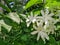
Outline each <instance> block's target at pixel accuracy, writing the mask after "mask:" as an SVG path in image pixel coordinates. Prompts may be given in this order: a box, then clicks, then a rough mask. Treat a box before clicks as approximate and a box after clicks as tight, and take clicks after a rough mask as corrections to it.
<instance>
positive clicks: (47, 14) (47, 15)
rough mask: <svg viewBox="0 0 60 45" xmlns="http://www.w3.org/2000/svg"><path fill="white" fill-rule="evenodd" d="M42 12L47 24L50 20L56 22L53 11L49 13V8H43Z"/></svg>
mask: <svg viewBox="0 0 60 45" xmlns="http://www.w3.org/2000/svg"><path fill="white" fill-rule="evenodd" d="M41 14H42V20H43V21H44V22H45V24H47V23H48V22H53V23H55V22H56V21H55V19H54V18H52V16H53V15H54V14H53V13H51V14H49V11H48V9H46V10H45V12H44V10H41Z"/></svg>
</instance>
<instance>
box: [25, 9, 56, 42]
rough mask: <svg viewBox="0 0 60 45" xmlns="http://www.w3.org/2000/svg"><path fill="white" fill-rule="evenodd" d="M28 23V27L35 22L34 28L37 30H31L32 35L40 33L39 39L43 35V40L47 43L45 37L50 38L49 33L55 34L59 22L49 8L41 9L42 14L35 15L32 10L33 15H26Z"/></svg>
mask: <svg viewBox="0 0 60 45" xmlns="http://www.w3.org/2000/svg"><path fill="white" fill-rule="evenodd" d="M24 16H25V18H26V23H27V27H29V26H30V24H31V23H33V28H34V29H35V31H33V32H31V34H32V35H35V34H38V36H37V41H38V40H39V38H40V37H41V38H42V40H43V41H44V43H45V39H47V40H49V36H48V35H49V34H54V30H55V28H56V27H55V23H56V22H57V21H56V20H55V19H54V18H53V16H54V14H53V13H50V12H49V10H48V9H45V10H41V16H38V15H33V13H32V12H31V15H29V16H28V17H26V15H24Z"/></svg>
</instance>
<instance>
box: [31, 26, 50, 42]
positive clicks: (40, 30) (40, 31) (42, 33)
mask: <svg viewBox="0 0 60 45" xmlns="http://www.w3.org/2000/svg"><path fill="white" fill-rule="evenodd" d="M33 27H34V29H35V30H36V31H33V32H31V34H32V35H35V34H37V33H38V36H37V41H38V40H39V38H40V37H41V38H42V40H43V41H44V43H45V39H47V40H49V36H48V34H47V33H46V32H45V30H44V27H43V26H42V25H40V26H38V27H36V26H33Z"/></svg>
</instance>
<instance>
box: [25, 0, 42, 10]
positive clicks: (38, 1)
mask: <svg viewBox="0 0 60 45" xmlns="http://www.w3.org/2000/svg"><path fill="white" fill-rule="evenodd" d="M41 2H42V1H41V0H30V1H29V2H28V3H27V4H26V7H25V9H27V8H29V7H31V6H33V5H34V4H38V3H41Z"/></svg>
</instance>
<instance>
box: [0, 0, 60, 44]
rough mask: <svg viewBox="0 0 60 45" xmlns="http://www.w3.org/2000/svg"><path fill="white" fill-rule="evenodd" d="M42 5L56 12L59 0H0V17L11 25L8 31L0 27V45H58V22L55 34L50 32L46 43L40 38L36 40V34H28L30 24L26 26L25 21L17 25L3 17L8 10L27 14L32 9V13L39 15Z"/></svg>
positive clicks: (59, 40) (59, 33)
mask: <svg viewBox="0 0 60 45" xmlns="http://www.w3.org/2000/svg"><path fill="white" fill-rule="evenodd" d="M44 7H47V8H49V9H50V10H51V11H53V12H54V13H56V11H57V10H60V0H45V1H44V2H42V0H0V19H4V21H5V23H7V24H9V25H11V26H13V28H12V30H11V31H10V32H9V33H8V32H7V31H6V29H4V28H3V27H2V31H1V32H0V45H60V22H58V23H57V24H56V26H57V31H55V34H53V35H51V34H50V36H49V37H50V40H49V41H47V40H46V42H47V43H46V44H44V43H43V41H42V40H41V39H40V40H39V41H36V36H32V35H31V34H30V32H31V31H32V29H31V28H32V26H30V27H29V28H27V27H26V22H22V23H20V24H19V25H18V24H17V23H15V22H13V21H12V20H11V19H8V18H7V17H5V16H6V14H8V13H10V12H17V13H18V14H20V13H23V14H27V13H29V12H31V11H33V12H34V14H38V15H39V14H40V10H41V9H43V8H44ZM19 16H20V15H19ZM20 18H22V19H23V21H25V20H24V18H23V17H21V16H20Z"/></svg>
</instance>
